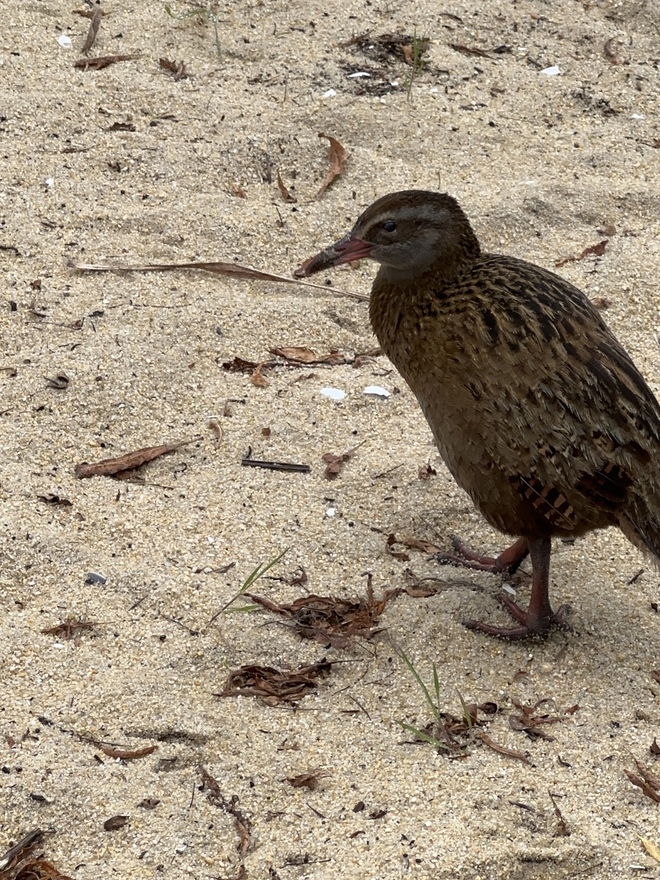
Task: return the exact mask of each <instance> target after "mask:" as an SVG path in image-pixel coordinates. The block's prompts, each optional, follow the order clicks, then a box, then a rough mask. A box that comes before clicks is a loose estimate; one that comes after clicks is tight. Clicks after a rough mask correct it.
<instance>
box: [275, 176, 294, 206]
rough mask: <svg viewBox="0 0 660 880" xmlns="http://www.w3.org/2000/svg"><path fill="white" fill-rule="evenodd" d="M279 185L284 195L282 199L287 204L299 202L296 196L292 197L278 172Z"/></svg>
mask: <svg viewBox="0 0 660 880" xmlns="http://www.w3.org/2000/svg"><path fill="white" fill-rule="evenodd" d="M277 185H278V187H279V190H280V192H281V193H282V198H283V199H284V201H285V202H297V201H298V199H297V198H296V197H295V196H292V195H291V193H290V192H289V190H288V189H287V188H286V184H285V183H284V181H283V180H282V176H281V174H280V172H279V171H278V172H277Z"/></svg>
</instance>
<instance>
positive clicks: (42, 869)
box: [0, 859, 71, 880]
mask: <svg viewBox="0 0 660 880" xmlns="http://www.w3.org/2000/svg"><path fill="white" fill-rule="evenodd" d="M9 876H11V875H8V877H9ZM14 876H15V877H16V880H71V878H70V877H68V876H65V875H64V874H62V873H60V871H58V870H57V868H56V867H55V865H52V864H51V863H50V862H46V861H45V860H44V859H37V861H35V862H28V863H27V864H25V865H23V867H22V868H21V870H20V871H19V872H18V874H16V875H14ZM0 878H1V880H5V875H4V872H0Z"/></svg>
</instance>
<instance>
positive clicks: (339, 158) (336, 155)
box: [316, 132, 348, 198]
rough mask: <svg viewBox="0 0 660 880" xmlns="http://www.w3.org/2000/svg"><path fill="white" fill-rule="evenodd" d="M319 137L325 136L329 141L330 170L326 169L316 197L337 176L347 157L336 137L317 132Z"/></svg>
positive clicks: (342, 168)
mask: <svg viewBox="0 0 660 880" xmlns="http://www.w3.org/2000/svg"><path fill="white" fill-rule="evenodd" d="M319 137H320V138H325V139H326V140H328V141H329V142H330V170H329V171H328V173H327V175H326V178H325V180H324V181H323V183H322V184H321V189H320V190H319V191H318V192H317V193H316V198H318V197H319V196H320V195H322V194H323V193H324V192H325V191H326V189H327V188H328V187H329V186H330V184H331V183H333V181H335V180H336V179H337V178H338V177H339V175H340V174H341V173H342V171H343V170H344V163H345V162H346V159H347V158H348V153H347V152H346V150H345V149H344V147H343V146H342V145H341V144H340V143H339V141H338V140H337V139H336V138H333V137H332V135H330V134H323V132H319Z"/></svg>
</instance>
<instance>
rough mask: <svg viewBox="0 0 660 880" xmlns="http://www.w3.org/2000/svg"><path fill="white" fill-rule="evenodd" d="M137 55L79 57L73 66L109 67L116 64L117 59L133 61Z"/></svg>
mask: <svg viewBox="0 0 660 880" xmlns="http://www.w3.org/2000/svg"><path fill="white" fill-rule="evenodd" d="M139 57H140V56H139V55H101V56H99V57H98V58H79V59H78V60H77V61H76V62H74V65H73V66H74V67H77V68H79V69H80V70H103V68H104V67H110V65H111V64H117V62H119V61H134V60H135V59H136V58H139Z"/></svg>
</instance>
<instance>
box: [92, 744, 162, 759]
mask: <svg viewBox="0 0 660 880" xmlns="http://www.w3.org/2000/svg"><path fill="white" fill-rule="evenodd" d="M101 751H102V752H103V754H104V755H107V756H108V757H109V758H120V759H121V760H122V761H134V760H136V759H137V758H146V756H147V755H151V754H152V753H153V752H155V751H156V746H144V747H143V748H141V749H116V748H113V747H112V746H101Z"/></svg>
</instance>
